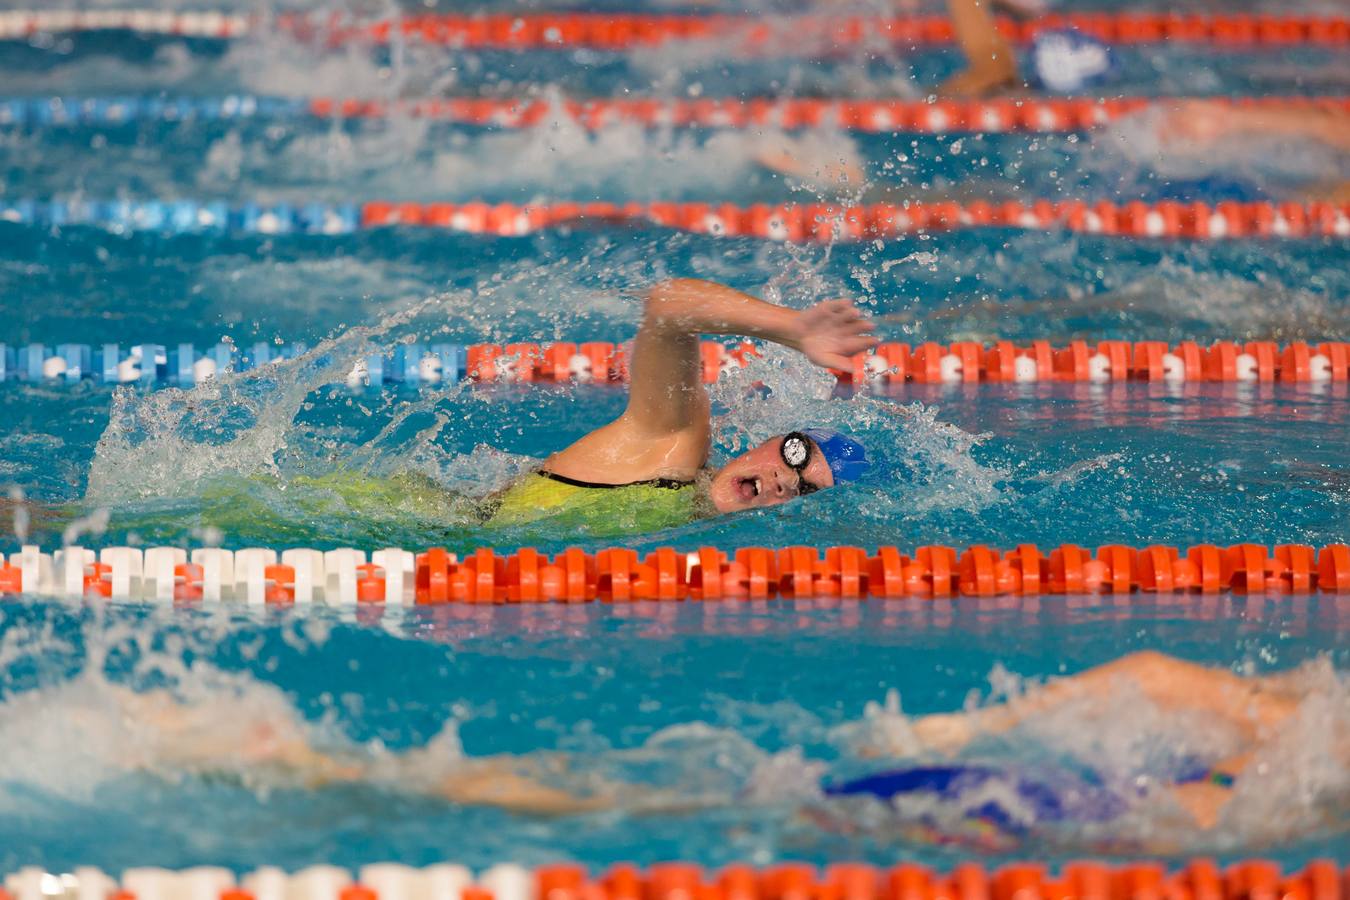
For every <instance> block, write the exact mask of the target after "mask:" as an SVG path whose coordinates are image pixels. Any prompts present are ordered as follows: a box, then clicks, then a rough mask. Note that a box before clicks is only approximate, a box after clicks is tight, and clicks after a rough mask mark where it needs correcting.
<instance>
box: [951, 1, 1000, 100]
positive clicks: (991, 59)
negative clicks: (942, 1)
mask: <svg viewBox="0 0 1350 900" xmlns="http://www.w3.org/2000/svg"><path fill="white" fill-rule="evenodd" d="M947 14H948V15H949V16H951V20H952V28H953V29H954V30H955V31H956V41H957V43H958V44H960V46H961V52H962V53H964V54H965V57H966V68H965V70H964V71H961V72H957V73H956V74H955V75H953V76H952V77H951V78H948V79H947V80H946V81H944V82H943V83H942V84H941V85H939V86H938V89H937V92H938V93H939V94H944V95H955V96H965V97H981V96H984V95H986V94H991V93H994V92H995V91H998V90H1000V89H1002V88H1006V87H1011V86H1012V85H1013V84H1014V83H1015V82H1016V81H1017V57H1016V56H1015V55H1014V54H1013V49H1012V45H1010V44H1009V43H1008V42H1007V40H1005V39H1004V37H1003V35H1001V34H999V33H998V23H997V22H995V21H994V11H993V8H992V3H991V0H947Z"/></svg>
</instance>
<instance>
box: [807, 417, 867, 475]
mask: <svg viewBox="0 0 1350 900" xmlns="http://www.w3.org/2000/svg"><path fill="white" fill-rule="evenodd" d="M802 434H804V435H806V436H807V437H809V438H810V439H811V440H813V441H815V442H816V445H817V446H818V447H820V452H821V453H822V454H823V455H824V457H825V461H826V462H827V463H829V464H830V471H831V472H832V473H834V481H835V483H836V484H838V483H839V482H841V481H857V480H858V479H859V478H860V477H862V474H863V473H864V472H866V471H867V470H868V469H869V468H870V467H871V465H872V464H871V463H870V462H868V461H867V449H866V448H865V447H863V445H862V444H860V443H858V442H857V441H855V440H854V439H853V438H851V437H849V436H848V435H846V434H840V433H839V432H837V431H831V430H830V429H828V428H803V429H802Z"/></svg>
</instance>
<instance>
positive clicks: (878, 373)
mask: <svg viewBox="0 0 1350 900" xmlns="http://www.w3.org/2000/svg"><path fill="white" fill-rule="evenodd" d="M306 352H308V348H307V347H306V346H305V345H304V344H282V345H278V344H272V343H264V342H260V343H255V344H253V345H251V346H249V347H245V348H242V349H241V348H239V347H236V346H235V345H234V344H226V343H221V344H217V345H215V346H214V347H211V348H208V349H206V350H204V351H203V350H198V349H197V348H196V347H194V346H193V345H192V344H178V345H164V344H135V345H132V346H130V347H127V348H123V347H122V346H121V345H119V344H101V345H90V344H57V345H55V346H51V345H47V344H36V343H34V344H26V345H22V346H17V347H14V346H9V345H7V344H0V381H6V380H11V381H26V382H35V383H37V382H44V383H65V384H76V383H79V382H81V381H85V380H89V381H93V382H96V383H101V384H135V385H142V386H145V387H156V386H176V387H192V386H193V385H196V384H199V383H201V382H204V381H206V380H208V379H211V378H214V377H215V376H216V375H218V374H220V373H224V372H247V371H250V370H254V369H260V368H262V367H264V366H267V365H270V364H272V363H276V362H279V361H282V360H288V359H295V358H296V357H298V356H301V355H303V354H304V353H306ZM700 354H701V359H702V373H703V380H704V382H706V383H708V384H711V383H713V382H715V381H717V379H718V378H719V377H721V376H722V375H723V374H725V373H726V372H729V371H734V370H736V369H739V368H743V367H745V366H747V365H749V363H750V360H751V359H752V358H754V357H756V356H758V355H760V350H759V348H758V346H757V345H756V344H754V343H753V342H750V341H744V342H741V343H739V344H735V345H733V346H727V345H726V344H723V343H720V342H718V341H703V342H701V346H700ZM832 371H833V372H834V374H835V376H836V377H837V378H838V379H839V380H840V381H841V382H845V383H851V384H854V385H856V386H862V385H868V384H897V383H903V382H917V383H920V384H954V383H965V384H975V383H985V384H987V383H1020V384H1030V383H1036V382H1090V383H1106V382H1112V381H1141V382H1168V383H1176V382H1186V381H1191V382H1196V381H1199V382H1239V383H1253V382H1284V383H1288V382H1295V383H1326V382H1347V381H1350V342H1345V341H1324V342H1322V343H1318V344H1309V343H1306V342H1304V341H1292V342H1290V343H1288V344H1285V345H1283V346H1281V345H1279V344H1276V343H1275V342H1274V341H1246V342H1234V341H1216V342H1215V343H1213V344H1211V345H1209V346H1201V345H1200V344H1199V343H1197V342H1195V341H1182V342H1180V343H1178V344H1168V343H1166V342H1164V341H1134V342H1131V341H1096V342H1088V341H1085V340H1075V341H1070V342H1069V343H1067V344H1063V345H1059V346H1056V345H1053V344H1051V343H1050V342H1049V341H1044V340H1039V341H1031V342H1030V343H1025V344H1019V343H1015V342H1013V341H1006V340H1005V341H996V342H994V343H992V344H983V343H980V342H977V341H957V342H955V343H952V344H939V343H937V342H936V341H928V342H926V343H922V344H918V345H915V346H911V345H909V344H904V343H897V342H886V343H883V344H880V345H878V346H877V347H875V348H874V349H872V350H871V351H868V352H866V353H859V354H857V355H855V356H854V357H853V365H852V367H851V368H850V369H848V370H832ZM466 379H467V380H470V381H504V382H546V383H547V382H551V383H592V382H617V381H626V380H627V379H628V362H627V358H626V356H625V351H624V347H623V345H622V344H614V343H611V342H608V341H587V342H583V343H580V344H577V343H570V342H564V341H559V342H556V343H542V344H541V343H533V342H528V341H521V342H515V343H507V344H468V345H463V344H423V343H409V344H401V345H399V346H398V347H396V348H395V349H394V350H393V351H392V352H390V353H383V352H377V353H370V354H366V355H363V356H362V357H360V358H359V359H358V361H357V362H356V363H355V364H354V365H353V367H352V369H351V370H350V371H349V372H348V373H347V376H346V378H345V382H346V383H347V384H348V385H349V386H350V387H353V388H360V387H384V386H395V385H406V386H410V387H420V386H425V385H436V384H446V383H453V382H457V381H463V380H466Z"/></svg>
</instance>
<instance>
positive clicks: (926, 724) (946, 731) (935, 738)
mask: <svg viewBox="0 0 1350 900" xmlns="http://www.w3.org/2000/svg"><path fill="white" fill-rule="evenodd" d="M914 734H915V736H916V737H918V739H919V741H920V742H921V743H922V744H923V746H924V748H925V749H927V750H933V751H935V752H937V753H944V754H947V755H948V756H950V755H952V754H954V753H957V752H959V751H960V750H961V749H963V748H964V747H965V746H966V744H969V743H970V741H971V739H972V738H974V737H975V725H974V723H973V722H971V720H970V716H968V715H965V714H964V713H936V714H934V715H931V716H923V717H921V718H919V719H916V720H915V722H914Z"/></svg>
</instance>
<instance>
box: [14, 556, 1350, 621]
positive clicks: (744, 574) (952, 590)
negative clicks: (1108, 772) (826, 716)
mask: <svg viewBox="0 0 1350 900" xmlns="http://www.w3.org/2000/svg"><path fill="white" fill-rule="evenodd" d="M1314 591H1320V592H1322V593H1346V592H1350V546H1347V545H1345V544H1328V545H1326V546H1324V547H1322V548H1320V549H1314V548H1313V547H1311V546H1308V545H1305V544H1281V545H1279V546H1276V547H1275V548H1274V549H1273V550H1272V549H1271V548H1269V547H1267V546H1264V545H1261V544H1236V545H1233V546H1230V547H1218V546H1215V545H1212V544H1199V545H1196V546H1193V547H1189V548H1185V549H1182V548H1178V547H1171V546H1164V545H1153V546H1148V547H1143V548H1134V547H1128V546H1124V545H1120V544H1111V545H1105V546H1101V547H1098V548H1097V549H1096V550H1095V552H1094V551H1092V550H1089V549H1087V548H1084V547H1080V546H1077V545H1075V544H1063V545H1060V546H1059V547H1055V548H1053V549H1051V550H1050V551H1049V552H1044V551H1042V550H1040V549H1038V548H1036V547H1035V546H1033V545H1030V544H1022V545H1019V546H1017V547H1015V548H1013V549H1010V550H1006V551H1000V550H998V549H994V548H991V547H987V546H983V545H976V546H972V547H967V548H965V549H964V550H957V549H954V548H952V547H946V546H940V545H935V546H926V547H919V548H917V549H916V550H914V551H913V553H912V554H909V553H906V552H903V551H901V550H900V549H899V548H897V547H893V546H883V547H879V548H878V549H877V550H876V551H875V552H873V553H869V552H867V551H866V550H864V549H862V548H860V547H829V548H825V549H823V550H821V549H817V548H814V547H784V548H781V549H771V548H767V547H742V548H740V549H736V550H731V551H724V550H719V549H717V548H715V547H701V548H699V549H698V550H695V551H691V552H684V551H677V550H675V549H674V548H671V547H662V548H659V549H657V550H652V551H650V552H648V553H647V554H646V555H639V554H638V552H637V551H636V550H633V549H631V548H626V547H611V548H607V549H603V550H598V551H596V552H594V553H586V552H584V551H582V550H580V549H578V548H571V549H568V550H564V551H563V552H561V553H558V554H556V555H554V556H552V557H550V556H548V555H546V554H543V553H540V552H539V551H537V550H534V549H532V548H529V547H523V548H521V549H519V550H517V551H516V552H515V553H509V554H508V553H498V552H497V551H495V550H493V549H491V548H487V547H483V548H479V549H477V550H473V551H471V552H469V553H466V554H465V555H463V556H459V555H457V554H454V553H450V552H449V551H447V550H446V549H444V548H441V547H433V548H431V549H429V550H426V551H424V552H420V553H413V552H411V551H408V550H403V549H399V548H388V549H384V550H377V551H375V552H373V553H371V554H370V556H369V559H367V556H366V553H365V552H364V551H362V550H355V549H351V548H344V549H338V550H329V551H327V552H323V551H319V550H314V549H308V548H294V549H289V550H283V551H281V552H280V553H278V552H277V551H276V550H271V549H265V548H257V547H253V548H247V549H243V550H235V551H230V550H223V549H220V548H206V547H203V548H197V549H194V550H191V551H188V550H185V549H183V548H179V547H151V548H149V549H145V550H141V549H139V548H135V547H106V548H104V549H102V550H100V551H97V552H95V551H94V550H90V549H87V548H83V547H66V548H64V549H61V550H57V551H56V552H55V553H52V554H46V553H43V552H42V551H41V550H40V548H38V547H33V546H30V547H24V548H23V549H22V550H20V551H18V552H16V553H13V554H11V555H10V557H9V559H8V561H7V562H3V561H0V594H4V593H9V594H19V593H27V594H33V595H46V596H73V597H81V596H84V597H107V598H118V599H133V600H151V601H156V602H166V603H194V602H208V603H211V602H221V601H231V602H239V603H245V604H250V605H260V606H261V605H267V604H281V605H289V604H302V605H303V604H310V603H325V604H328V605H334V606H353V605H357V604H364V603H378V604H400V605H419V606H420V605H436V604H444V603H484V604H505V603H543V602H554V601H556V602H563V603H590V602H594V601H601V602H605V603H627V602H634V601H651V600H655V601H700V600H769V599H774V598H777V599H815V598H839V599H866V598H875V599H881V600H898V599H935V598H947V597H997V596H1032V595H1041V594H1048V595H1066V594H1074V595H1076V594H1112V595H1130V594H1135V593H1145V594H1160V593H1167V594H1171V593H1188V594H1218V593H1233V594H1268V593H1270V594H1306V593H1312V592H1314Z"/></svg>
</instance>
